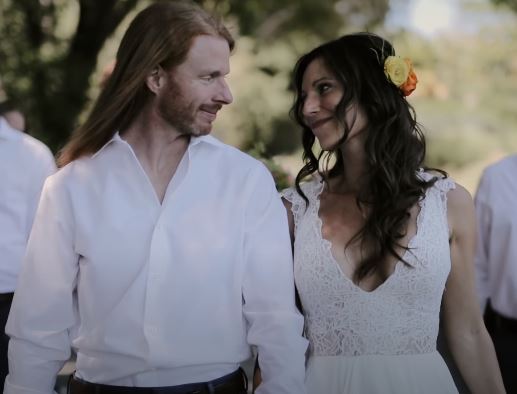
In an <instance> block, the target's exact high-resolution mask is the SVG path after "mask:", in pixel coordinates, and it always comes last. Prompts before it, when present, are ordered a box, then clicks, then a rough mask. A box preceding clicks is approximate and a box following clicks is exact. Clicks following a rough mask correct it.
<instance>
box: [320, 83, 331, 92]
mask: <svg viewBox="0 0 517 394" xmlns="http://www.w3.org/2000/svg"><path fill="white" fill-rule="evenodd" d="M330 88H331V86H330V84H328V83H322V84H320V85H318V86H317V90H318V93H319V94H323V93H325V92H326V91H327V90H329V89H330Z"/></svg>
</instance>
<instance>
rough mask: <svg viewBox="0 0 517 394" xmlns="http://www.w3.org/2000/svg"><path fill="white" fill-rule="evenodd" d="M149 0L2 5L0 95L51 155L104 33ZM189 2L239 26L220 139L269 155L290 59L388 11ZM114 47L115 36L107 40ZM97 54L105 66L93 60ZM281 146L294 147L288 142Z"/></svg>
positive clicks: (229, 0) (298, 1)
mask: <svg viewBox="0 0 517 394" xmlns="http://www.w3.org/2000/svg"><path fill="white" fill-rule="evenodd" d="M150 1H151V0H103V1H91V0H45V1H35V0H2V2H1V3H0V7H1V9H0V18H1V19H0V34H1V37H2V40H0V59H2V61H0V82H1V84H0V94H1V93H2V92H1V90H3V91H4V93H5V95H6V96H8V97H9V98H11V99H13V100H15V101H18V102H19V103H21V105H22V109H23V111H24V112H25V113H26V115H27V117H28V120H29V124H30V125H31V130H30V131H31V132H32V133H33V134H35V135H36V136H38V137H39V138H41V139H42V140H44V141H45V142H46V143H47V144H49V146H50V147H51V148H52V149H53V150H57V149H58V148H59V147H60V146H61V145H62V144H63V143H64V141H65V140H66V139H67V137H68V135H69V133H70V132H71V131H72V130H73V129H74V128H75V127H76V125H77V123H78V121H79V119H80V115H81V114H82V113H84V111H85V109H86V108H88V104H89V103H90V102H91V100H92V99H94V97H95V95H96V94H97V93H98V88H96V87H95V86H92V81H94V80H95V79H94V78H93V79H92V76H94V75H97V74H98V70H97V74H96V69H97V68H98V67H100V68H102V67H103V65H104V64H105V63H106V62H107V61H109V60H110V58H111V59H112V58H113V57H114V51H115V48H116V46H117V45H116V43H115V44H113V42H112V39H111V38H110V37H111V35H112V34H114V33H116V29H117V26H119V24H120V23H121V21H122V20H124V18H125V17H126V16H127V15H128V14H130V13H131V12H132V11H133V10H134V9H135V8H141V7H142V6H143V5H145V4H147V3H149V2H150ZM196 1H197V2H198V3H200V4H201V5H203V6H205V7H207V8H209V9H214V10H216V11H217V12H219V13H221V14H222V15H224V17H225V19H226V21H227V22H228V24H229V25H234V26H235V27H237V31H236V33H237V35H238V36H239V35H240V37H241V40H239V42H238V48H237V52H236V53H237V54H239V53H242V52H244V53H245V54H246V56H247V58H244V56H242V54H241V55H235V57H239V58H240V59H241V60H240V61H241V62H242V64H243V67H244V70H245V72H243V73H241V78H242V79H243V80H239V81H238V82H236V83H235V86H236V88H235V89H236V91H239V96H240V98H241V99H242V100H240V101H237V100H236V102H237V103H239V104H234V108H235V110H233V111H232V112H231V113H232V115H233V119H232V120H230V121H226V122H223V124H224V125H225V127H224V128H223V129H224V132H223V133H224V134H225V135H224V136H225V137H227V138H228V142H231V143H235V144H236V145H238V146H240V147H244V148H246V147H250V146H252V143H253V141H256V140H264V141H265V147H266V149H267V150H271V151H272V152H273V151H278V150H279V147H278V146H277V145H276V141H277V140H278V138H277V133H279V132H282V130H281V129H284V128H285V127H286V125H287V122H288V121H287V115H286V113H287V109H288V108H289V105H290V100H291V98H290V94H289V92H288V90H287V88H288V81H289V73H290V70H291V67H292V65H293V62H294V59H295V58H296V57H297V56H298V55H299V54H300V53H301V52H303V51H306V50H307V49H308V48H309V47H310V46H312V45H314V44H316V43H318V42H321V41H322V40H325V39H328V38H331V37H334V36H336V35H337V34H338V31H339V30H340V29H341V28H342V26H343V25H352V24H353V23H357V18H358V16H360V17H361V18H362V19H361V20H360V21H359V24H360V26H361V28H362V29H364V28H368V27H370V26H374V25H375V24H377V23H378V22H379V21H381V20H382V19H383V18H384V16H385V14H386V12H387V9H388V0H370V1H369V2H362V1H361V0H349V1H346V2H345V1H342V0H341V1H338V0H319V1H317V2H314V1H313V0H285V1H276V0H246V1H243V0H196ZM234 32H235V29H234ZM118 39H120V34H118V33H116V34H115V37H114V38H113V40H114V41H116V40H118ZM241 41H242V42H241ZM103 47H108V48H109V50H110V51H111V52H110V54H106V53H105V52H104V50H103ZM241 48H242V49H241ZM100 53H101V54H102V56H104V59H108V60H107V61H99V62H98V56H99V54H100ZM98 63H99V66H98V65H97V64H98ZM236 68H238V67H236ZM234 69H235V68H234ZM240 85H242V89H241V86H240ZM285 140H287V141H288V140H289V139H285ZM282 144H283V146H285V149H287V150H289V149H292V147H291V146H289V144H286V141H283V142H282Z"/></svg>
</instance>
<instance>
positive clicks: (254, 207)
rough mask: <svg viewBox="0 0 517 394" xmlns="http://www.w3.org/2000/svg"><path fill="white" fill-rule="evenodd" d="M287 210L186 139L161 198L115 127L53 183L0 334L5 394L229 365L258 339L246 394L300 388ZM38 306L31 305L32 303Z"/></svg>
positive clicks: (221, 150)
mask: <svg viewBox="0 0 517 394" xmlns="http://www.w3.org/2000/svg"><path fill="white" fill-rule="evenodd" d="M293 283H294V282H293V267H292V256H291V246H290V239H289V231H288V225H287V219H286V213H285V210H284V207H283V206H282V203H281V201H280V199H279V196H278V194H277V192H276V189H275V186H274V182H273V180H272V177H271V175H270V173H269V172H268V170H267V169H266V168H265V167H264V166H263V165H262V164H261V163H259V162H258V161H256V160H255V159H252V158H251V157H249V156H247V155H245V154H243V153H242V152H240V151H238V150H237V149H234V148H232V147H229V146H227V145H225V144H222V143H221V142H219V141H217V140H216V139H214V138H213V137H211V136H205V137H199V138H192V140H191V141H190V144H189V147H188V149H187V151H186V153H185V155H184V157H183V159H182V160H181V162H180V165H179V167H178V169H177V171H176V173H175V175H174V177H173V178H172V180H171V182H170V184H169V185H168V188H167V191H166V194H165V197H164V200H163V203H162V204H160V202H159V200H158V199H157V196H156V193H155V191H154V188H153V186H152V185H151V183H150V181H149V179H148V177H147V176H146V173H145V172H144V170H143V169H142V167H141V165H140V163H139V161H138V160H137V158H136V156H135V154H134V152H133V150H132V149H131V147H130V145H129V144H128V143H126V142H125V141H124V140H123V139H122V138H121V137H120V136H119V135H118V134H116V135H115V136H114V138H113V139H112V140H111V141H110V142H109V143H107V144H106V145H105V146H104V147H103V148H102V149H101V150H99V151H98V152H97V153H96V154H95V155H93V156H92V157H87V158H81V159H79V160H76V161H74V162H72V163H71V164H69V165H67V166H66V167H64V168H63V169H61V170H60V171H59V172H58V173H57V174H55V175H54V176H52V177H50V178H49V179H48V180H47V182H46V184H45V187H44V191H43V194H42V198H41V203H40V207H39V209H38V212H37V214H36V219H35V223H34V227H33V231H32V234H31V237H30V240H29V246H28V252H27V256H26V259H25V261H24V265H23V271H22V274H21V276H20V282H19V288H18V291H17V292H16V294H15V297H14V301H13V307H12V310H11V315H10V317H9V321H8V324H7V332H8V334H9V335H10V336H11V345H10V349H9V362H10V364H9V365H10V374H9V376H8V377H7V379H6V389H5V393H7V394H13V393H17V394H22V393H23V394H25V393H26V394H29V393H33V394H35V393H51V392H52V390H53V386H54V381H55V377H56V374H57V373H58V371H59V370H60V368H61V367H62V365H63V363H64V362H65V361H66V360H67V359H68V358H69V356H70V344H71V343H72V346H73V347H74V348H75V349H76V350H77V363H76V368H77V372H76V376H78V377H79V378H81V379H83V380H86V381H90V382H95V383H104V384H111V385H122V386H166V385H178V384H185V383H190V382H199V381H207V380H211V379H215V378H218V377H221V376H223V375H225V374H228V373H230V372H233V371H234V370H236V369H237V368H238V365H239V363H240V362H242V361H243V360H246V359H247V358H248V357H249V356H250V348H249V344H251V345H256V346H258V351H259V357H260V365H261V367H262V374H263V378H264V382H263V384H262V385H261V387H260V389H259V390H257V393H259V394H260V393H264V394H265V393H269V394H280V393H293V394H294V393H296V394H298V393H303V392H305V389H304V387H303V383H304V353H305V350H306V346H307V342H306V340H305V339H304V338H303V337H302V335H301V333H302V327H303V318H302V316H301V315H300V314H299V313H298V311H297V310H296V308H295V303H294V284H293ZM35 300H37V302H36V301H35Z"/></svg>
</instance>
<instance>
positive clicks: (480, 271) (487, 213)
mask: <svg viewBox="0 0 517 394" xmlns="http://www.w3.org/2000/svg"><path fill="white" fill-rule="evenodd" d="M475 204H476V211H477V219H478V229H479V230H478V233H479V239H478V247H477V255H476V270H477V272H476V273H477V275H476V276H477V288H478V294H479V301H480V305H481V308H482V309H483V310H484V308H485V305H486V301H487V299H488V298H489V299H490V303H491V305H492V307H493V309H494V310H495V311H497V312H498V313H499V314H501V315H503V316H506V317H508V318H511V319H517V155H513V156H509V157H507V158H505V159H503V160H501V161H499V162H498V163H495V164H493V165H491V166H489V167H488V168H487V169H486V170H485V171H484V172H483V175H482V178H481V181H480V183H479V187H478V190H477V193H476V197H475Z"/></svg>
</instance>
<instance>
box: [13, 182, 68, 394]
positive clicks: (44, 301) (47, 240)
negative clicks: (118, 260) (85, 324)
mask: <svg viewBox="0 0 517 394" xmlns="http://www.w3.org/2000/svg"><path fill="white" fill-rule="evenodd" d="M56 183H58V182H56V179H55V177H51V178H48V179H47V182H46V183H45V187H44V189H43V192H42V196H41V201H40V205H39V208H38V211H37V213H36V218H35V220H34V226H33V228H32V232H31V236H30V238H29V243H28V247H27V253H26V256H25V259H24V262H23V264H22V271H21V273H20V277H19V279H18V285H17V288H16V292H15V296H14V299H13V304H12V307H11V313H10V315H9V320H8V322H7V326H6V332H7V334H8V335H9V336H10V337H11V340H10V343H9V354H8V357H9V375H8V376H7V378H6V381H5V387H4V393H6V394H36V393H38V394H49V393H53V392H54V385H55V380H56V376H57V373H58V372H59V370H60V369H61V367H62V366H63V364H64V363H65V362H66V361H67V360H68V359H69V357H70V338H69V334H68V330H69V329H70V328H72V327H73V326H75V324H76V321H77V317H76V308H75V306H74V298H73V292H74V289H75V286H76V276H77V270H78V256H77V254H76V253H75V252H74V249H73V234H74V231H73V223H72V220H71V218H72V215H71V206H70V202H69V199H68V198H67V195H66V191H65V190H64V189H63V188H59V187H56V186H57V185H56Z"/></svg>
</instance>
